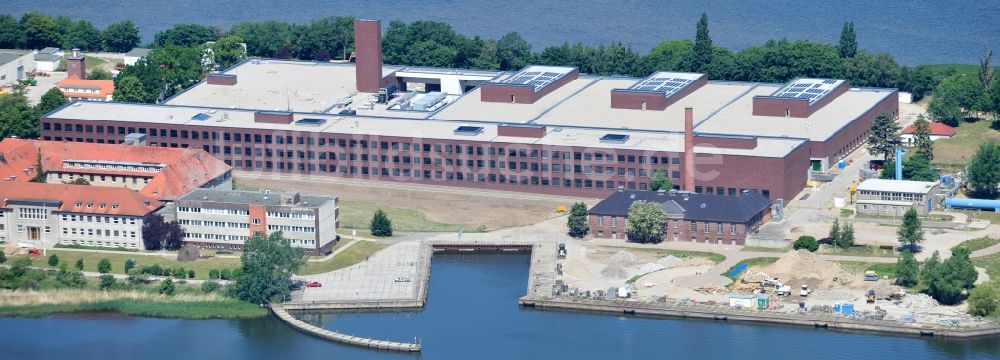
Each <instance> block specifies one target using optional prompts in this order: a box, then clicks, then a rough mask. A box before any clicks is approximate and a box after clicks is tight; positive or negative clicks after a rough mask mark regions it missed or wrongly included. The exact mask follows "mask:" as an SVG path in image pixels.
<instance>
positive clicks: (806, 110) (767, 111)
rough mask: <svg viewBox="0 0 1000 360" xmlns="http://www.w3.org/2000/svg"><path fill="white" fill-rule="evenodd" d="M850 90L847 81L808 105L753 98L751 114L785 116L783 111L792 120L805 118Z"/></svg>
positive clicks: (800, 101)
mask: <svg viewBox="0 0 1000 360" xmlns="http://www.w3.org/2000/svg"><path fill="white" fill-rule="evenodd" d="M850 88H851V83H850V82H849V81H844V82H843V83H841V84H840V86H838V87H836V88H834V89H833V90H831V91H830V93H829V94H827V95H826V96H824V97H823V98H822V99H820V100H819V101H818V102H816V103H815V104H812V105H809V101H808V100H805V99H788V98H775V97H771V96H754V97H753V114H754V115H760V116H785V110H788V111H789V114H788V116H789V117H794V118H806V117H809V116H810V115H812V114H813V113H814V112H816V110H819V109H822V108H823V107H824V106H826V104H829V103H830V102H832V101H833V100H835V99H837V98H838V97H840V95H842V94H843V93H844V92H847V90H848V89H850Z"/></svg>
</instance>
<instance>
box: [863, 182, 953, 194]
mask: <svg viewBox="0 0 1000 360" xmlns="http://www.w3.org/2000/svg"><path fill="white" fill-rule="evenodd" d="M935 186H937V183H936V182H931V181H910V180H888V179H868V180H865V181H864V182H862V183H861V185H858V191H862V190H864V191H885V192H900V193H910V194H926V193H927V192H929V191H930V190H931V189H932V188H934V187H935Z"/></svg>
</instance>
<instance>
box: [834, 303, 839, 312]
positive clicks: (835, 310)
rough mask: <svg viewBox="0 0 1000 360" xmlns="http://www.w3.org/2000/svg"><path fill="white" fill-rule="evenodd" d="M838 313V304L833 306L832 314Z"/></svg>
mask: <svg viewBox="0 0 1000 360" xmlns="http://www.w3.org/2000/svg"><path fill="white" fill-rule="evenodd" d="M839 312H840V304H833V313H834V314H836V313H839Z"/></svg>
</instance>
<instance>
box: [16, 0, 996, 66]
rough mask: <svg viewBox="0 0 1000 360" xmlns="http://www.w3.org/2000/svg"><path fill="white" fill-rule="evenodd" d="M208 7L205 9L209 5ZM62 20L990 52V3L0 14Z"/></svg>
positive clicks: (21, 1) (40, 2)
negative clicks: (253, 23)
mask: <svg viewBox="0 0 1000 360" xmlns="http://www.w3.org/2000/svg"><path fill="white" fill-rule="evenodd" d="M211 4H214V5H211ZM28 11H42V12H46V13H50V14H59V15H70V16H74V17H76V18H83V19H87V20H90V21H92V22H94V23H95V24H96V25H97V26H99V27H102V28H103V27H104V26H106V25H107V24H109V23H112V22H115V21H119V20H122V19H132V20H133V21H135V22H136V24H137V25H138V26H139V27H140V29H141V30H142V33H143V40H144V41H151V40H152V38H153V34H155V33H156V32H157V31H160V30H163V29H165V28H169V27H170V26H172V25H173V24H174V23H179V22H193V23H199V24H206V25H219V26H222V27H223V28H226V27H228V26H230V25H232V24H233V23H236V22H239V21H243V20H264V19H268V20H270V19H274V20H283V21H291V22H306V21H308V20H311V19H315V18H317V17H323V16H332V15H337V16H340V15H351V16H356V17H363V18H376V19H382V20H384V25H385V24H387V23H388V20H392V19H401V20H405V21H413V20H437V21H444V22H447V23H449V24H451V25H452V26H453V27H454V28H455V30H457V31H458V32H459V33H462V34H466V35H479V36H483V37H486V38H492V39H498V38H500V36H502V35H503V34H504V33H507V32H509V31H517V32H519V33H521V35H523V36H524V37H525V38H526V39H527V40H528V41H529V42H530V43H531V44H533V45H534V47H535V49H540V48H542V47H545V46H550V45H559V44H562V43H563V42H564V41H568V42H570V43H575V42H583V43H585V44H591V45H598V44H607V43H610V42H611V41H622V42H624V43H626V44H631V45H632V46H633V47H634V48H636V49H637V50H640V51H643V52H645V51H646V50H648V49H650V48H652V47H653V46H654V45H655V44H657V43H658V42H659V41H661V40H663V39H677V38H691V39H693V38H694V32H695V30H694V29H695V23H696V22H697V21H698V16H700V14H701V13H702V12H707V13H708V14H709V19H710V30H711V35H712V38H713V40H714V41H715V42H716V44H718V45H721V46H725V47H727V48H730V49H737V50H738V49H742V48H745V47H748V46H753V45H758V44H761V43H763V42H765V41H767V40H768V39H780V38H789V39H799V38H802V39H810V40H816V41H822V42H828V43H835V42H836V41H837V39H838V38H839V36H840V29H841V26H842V25H843V23H844V22H845V21H854V23H855V29H856V31H857V33H858V44H859V47H861V48H863V49H867V50H870V51H874V52H881V51H887V52H889V53H892V54H893V55H895V56H896V58H897V59H899V60H900V61H901V62H902V63H904V64H911V65H912V64H925V63H926V64H931V63H967V64H974V63H977V62H978V59H979V57H980V56H982V52H983V51H982V47H983V45H984V44H986V43H989V44H991V45H993V47H994V48H996V46H997V45H998V44H1000V26H998V25H1000V0H977V1H933V0H911V1H864V0H844V1H799V0H771V1H704V0H676V1H662V0H660V1H656V0H590V1H585V2H579V3H575V4H574V3H571V2H567V1H559V0H506V1H482V0H465V1H449V0H422V1H342V0H341V1H329V0H328V1H321V0H286V1H273V0H272V1H261V0H220V1H213V2H205V1H195V0H175V1H153V0H131V1H127V2H121V1H111V0H92V1H86V2H81V3H74V5H73V6H67V2H66V1H64V0H13V1H11V0H6V1H4V2H3V6H0V12H5V13H11V14H14V15H17V16H20V14H22V13H24V12H28Z"/></svg>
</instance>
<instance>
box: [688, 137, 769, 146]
mask: <svg viewBox="0 0 1000 360" xmlns="http://www.w3.org/2000/svg"><path fill="white" fill-rule="evenodd" d="M694 146H713V147H719V148H727V149H754V148H756V147H757V137H756V136H752V137H733V136H709V135H700V134H695V136H694Z"/></svg>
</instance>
